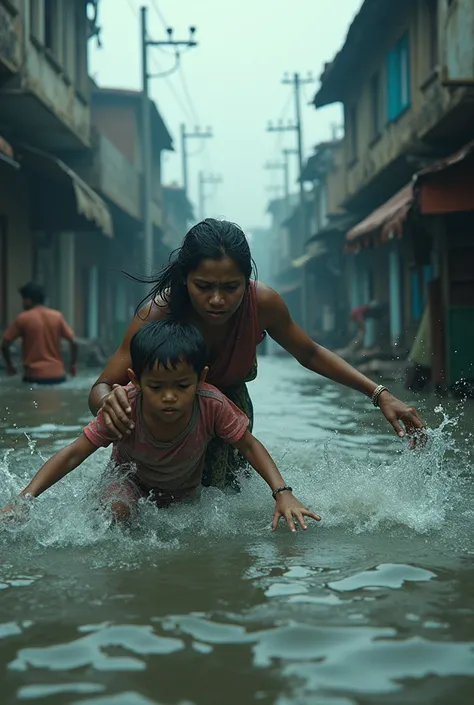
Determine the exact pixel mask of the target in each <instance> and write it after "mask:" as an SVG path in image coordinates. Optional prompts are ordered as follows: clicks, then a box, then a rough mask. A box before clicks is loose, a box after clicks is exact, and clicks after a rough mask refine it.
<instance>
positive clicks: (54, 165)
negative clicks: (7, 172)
mask: <svg viewBox="0 0 474 705" xmlns="http://www.w3.org/2000/svg"><path fill="white" fill-rule="evenodd" d="M21 153H22V162H24V163H25V165H26V166H27V167H28V168H29V169H30V170H31V171H33V172H36V173H37V174H39V175H40V176H41V177H42V178H43V179H44V178H45V177H47V178H49V179H51V180H52V181H54V182H56V183H58V184H63V185H64V186H65V188H66V189H68V190H69V191H70V195H72V197H73V198H72V201H73V207H74V208H75V211H76V214H77V215H78V216H81V217H82V218H84V219H85V220H86V221H88V222H89V223H91V224H93V225H94V227H95V228H97V229H98V230H101V231H102V233H103V234H104V235H107V236H108V237H113V223H112V215H111V213H110V210H109V207H108V206H107V204H106V203H105V201H103V200H102V198H101V197H100V196H99V195H98V194H97V193H96V192H95V191H94V190H93V189H92V188H91V187H90V186H89V185H88V184H86V182H85V181H83V180H82V179H81V177H80V176H78V174H76V172H75V171H73V170H72V169H71V168H70V167H68V165H67V164H65V163H64V162H63V161H61V160H60V159H58V158H57V157H55V156H53V155H51V154H48V153H46V152H43V151H41V150H39V149H36V148H34V147H29V146H22V147H21ZM47 192H48V189H44V190H43V193H42V196H44V195H46V193H47ZM51 201H52V202H56V206H57V207H59V206H64V204H63V203H60V201H61V198H60V197H59V196H58V194H57V193H56V194H54V195H52V198H51ZM51 215H52V221H53V222H57V219H55V218H54V214H51ZM71 227H72V226H71ZM78 227H79V226H78ZM65 229H67V228H66V227H65Z"/></svg>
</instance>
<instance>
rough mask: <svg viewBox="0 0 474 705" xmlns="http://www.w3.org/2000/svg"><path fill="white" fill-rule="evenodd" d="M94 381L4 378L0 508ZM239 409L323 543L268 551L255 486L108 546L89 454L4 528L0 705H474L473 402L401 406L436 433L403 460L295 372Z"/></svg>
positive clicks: (348, 397) (313, 381)
mask: <svg viewBox="0 0 474 705" xmlns="http://www.w3.org/2000/svg"><path fill="white" fill-rule="evenodd" d="M94 376H95V375H94V373H92V372H91V373H89V371H87V372H82V374H81V375H80V376H79V377H78V378H77V379H76V380H74V381H70V382H67V383H66V384H65V385H64V386H62V387H57V388H49V389H48V388H33V389H30V388H28V387H27V386H25V385H23V384H22V383H21V382H20V381H19V379H18V378H16V379H5V378H2V380H1V386H2V394H1V399H2V401H1V413H0V424H1V426H0V469H1V473H0V500H1V503H2V505H3V504H6V503H8V502H9V501H11V499H12V498H13V497H14V495H15V493H17V492H18V491H19V490H20V489H21V488H22V487H23V486H24V485H25V484H26V481H27V479H29V478H30V477H31V475H32V474H33V473H34V472H35V471H36V469H37V468H38V467H39V465H40V464H41V458H47V457H49V455H50V454H51V453H52V452H53V451H54V450H57V449H58V448H60V447H61V446H62V445H64V443H65V441H68V440H72V439H73V438H75V437H76V436H77V435H78V434H79V433H80V431H81V429H82V427H83V425H85V424H86V423H87V422H88V421H89V419H90V415H89V411H88V409H87V394H88V390H89V388H90V385H91V383H92V381H93V379H94ZM250 391H251V394H252V397H253V401H254V405H255V413H256V424H255V434H256V436H257V437H258V438H260V439H261V440H262V441H263V442H264V443H265V444H266V446H267V447H268V449H269V451H270V452H271V453H272V454H273V456H274V457H275V459H276V460H277V462H278V463H279V465H280V468H281V470H282V472H283V474H284V477H285V479H287V481H288V482H289V483H290V484H291V485H292V487H293V488H294V489H295V493H296V494H297V496H298V497H299V498H300V499H301V500H302V501H303V502H305V503H307V504H308V505H309V506H310V507H311V508H313V509H314V510H315V511H316V512H318V513H320V514H321V516H322V521H321V524H320V525H319V526H316V525H311V526H310V528H309V530H308V532H307V533H306V534H303V533H302V532H301V531H300V532H298V534H297V535H296V536H292V535H291V534H290V533H289V532H288V531H287V530H286V529H285V527H284V525H283V524H282V525H281V526H280V529H279V530H278V532H277V533H275V534H272V533H271V531H270V520H271V514H272V506H273V500H272V498H271V496H270V494H269V492H268V490H267V488H266V486H265V484H264V482H263V481H262V480H261V479H260V478H258V477H256V476H255V477H252V478H251V479H250V480H249V481H247V482H246V483H245V484H244V486H243V489H242V492H241V493H240V494H239V495H229V494H223V493H222V492H220V491H218V490H216V489H207V490H204V491H203V493H202V497H201V500H200V501H199V502H198V503H196V504H194V505H191V506H181V507H174V508H172V509H169V510H161V511H158V510H156V509H155V508H153V507H151V506H144V507H143V508H142V512H141V515H140V519H139V522H138V524H137V525H136V526H135V527H134V528H133V529H132V530H130V531H124V530H122V529H119V528H117V527H112V528H111V527H110V526H109V520H108V517H107V516H105V515H104V514H103V513H102V512H101V511H100V510H98V508H97V507H98V504H97V494H98V488H99V483H100V475H101V470H102V469H103V468H104V467H105V465H106V462H107V458H108V457H109V454H110V451H108V450H105V451H99V452H98V453H97V454H95V456H93V458H91V459H90V460H89V461H87V463H86V465H85V467H83V468H81V469H78V470H77V471H75V473H73V474H72V475H71V476H69V477H68V478H67V479H66V480H65V481H64V482H61V483H59V484H58V485H57V486H56V487H54V489H53V490H51V491H50V492H48V493H46V494H45V495H44V496H42V497H41V498H40V499H39V500H38V502H37V503H36V504H35V506H34V508H33V510H32V513H31V516H30V519H29V520H28V521H27V523H26V524H24V525H21V526H12V525H3V526H2V527H1V528H0V557H1V569H0V570H1V572H0V590H1V592H0V595H1V602H0V648H1V658H2V663H3V664H4V666H5V670H4V673H3V677H2V683H3V694H2V698H1V701H2V705H9V704H10V703H18V702H25V701H29V702H38V703H48V704H49V703H51V704H52V705H56V704H57V705H66V704H67V705H69V704H72V703H81V704H86V703H87V704H88V705H91V704H94V705H95V704H97V705H112V704H113V705H152V704H157V705H190V704H191V703H194V704H195V705H224V704H225V705H242V704H244V703H245V704H246V703H251V702H258V703H262V704H263V705H267V704H268V705H270V704H275V705H290V703H291V704H296V705H309V704H310V703H311V705H312V704H313V703H318V705H319V704H321V705H322V704H324V705H326V704H327V705H351V704H353V703H354V704H355V703H357V704H359V703H360V704H362V703H380V702H381V699H382V697H383V702H384V703H417V705H420V704H423V703H438V702H442V701H443V702H444V701H445V700H446V699H449V698H451V700H453V701H454V699H455V701H456V702H459V703H468V702H470V699H471V697H472V677H473V675H474V651H473V647H474V642H473V640H472V635H473V633H474V631H473V628H474V597H473V593H472V580H473V579H474V569H473V567H472V555H473V551H474V540H473V536H474V533H473V530H472V529H473V523H474V513H473V511H472V506H473V505H472V500H473V499H474V492H473V489H472V467H473V465H472V457H471V449H472V433H471V429H472V421H473V417H474V407H473V406H472V404H467V405H465V406H464V405H462V404H460V403H456V402H454V401H453V400H450V401H447V402H445V401H444V400H443V401H442V402H440V401H439V400H437V399H436V398H434V397H428V398H426V399H424V400H423V399H421V400H420V399H409V400H407V401H409V402H410V403H415V404H416V405H417V406H418V408H419V411H420V413H421V414H422V415H423V417H424V419H425V420H426V421H427V422H428V424H429V426H430V432H429V433H430V440H429V444H428V446H427V448H426V449H425V450H422V451H415V452H410V451H408V450H407V449H406V444H405V443H403V442H400V441H399V440H398V439H397V438H396V436H395V434H393V433H392V431H391V429H390V428H389V426H388V425H387V424H386V423H385V421H384V420H383V419H382V418H381V416H380V412H378V411H377V410H375V409H374V408H373V407H371V405H370V403H369V402H368V401H367V400H366V399H364V398H363V397H361V396H360V395H358V394H356V393H352V392H350V391H347V390H343V389H340V388H337V387H336V386H334V385H332V384H330V383H327V382H325V381H324V380H319V379H318V378H316V377H315V376H314V375H312V374H311V373H309V372H307V371H306V370H304V369H302V368H301V367H299V366H298V365H297V364H296V363H295V362H294V361H293V360H291V359H287V358H263V359H261V361H260V369H259V376H258V378H257V380H256V381H255V382H253V383H251V385H250ZM394 392H395V393H396V394H398V395H399V396H401V397H402V398H406V393H405V392H404V391H403V390H401V389H396V388H395V389H394ZM441 407H442V408H441Z"/></svg>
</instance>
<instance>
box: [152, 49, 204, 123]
mask: <svg viewBox="0 0 474 705" xmlns="http://www.w3.org/2000/svg"><path fill="white" fill-rule="evenodd" d="M152 63H153V64H154V67H155V69H157V71H161V66H160V65H159V64H158V62H157V60H156V59H155V58H154V57H153V58H152ZM164 80H165V83H166V85H167V86H168V88H169V91H170V93H171V94H172V95H173V98H174V99H175V101H176V102H177V104H178V105H179V107H180V108H181V110H182V111H183V114H184V115H186V117H187V118H188V119H190V120H191V122H195V121H196V120H195V118H194V116H193V114H192V113H191V112H190V111H189V108H188V106H187V105H186V104H185V103H184V102H183V100H182V99H181V97H180V96H179V94H178V93H177V92H176V89H175V87H174V85H173V83H172V82H171V79H170V78H167V77H165V79H164Z"/></svg>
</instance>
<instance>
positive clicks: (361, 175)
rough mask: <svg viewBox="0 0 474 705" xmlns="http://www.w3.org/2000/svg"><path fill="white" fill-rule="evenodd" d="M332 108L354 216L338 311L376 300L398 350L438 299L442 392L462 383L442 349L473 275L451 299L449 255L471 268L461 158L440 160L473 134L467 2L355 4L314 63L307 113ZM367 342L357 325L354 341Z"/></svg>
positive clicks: (468, 306) (472, 34) (468, 169)
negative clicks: (320, 61)
mask: <svg viewBox="0 0 474 705" xmlns="http://www.w3.org/2000/svg"><path fill="white" fill-rule="evenodd" d="M336 102H341V103H342V104H343V106H344V116H345V138H344V158H345V165H346V169H345V176H344V179H345V192H346V195H345V198H344V200H343V203H342V205H343V206H344V208H345V209H346V210H347V211H348V212H349V213H351V214H353V215H354V216H358V220H359V222H358V223H357V224H356V225H355V227H354V228H352V229H351V230H349V232H348V233H347V235H346V251H347V253H348V254H347V257H348V265H349V269H350V277H349V278H350V284H349V286H350V303H351V305H352V306H356V305H360V304H366V303H368V302H369V301H370V300H371V299H377V300H380V301H386V302H387V303H388V304H389V309H390V316H389V322H388V323H389V331H388V333H389V339H390V341H391V344H392V345H393V346H397V347H398V349H399V350H400V349H401V350H403V349H408V347H409V346H410V343H411V341H412V339H413V336H414V334H415V333H416V331H417V328H418V325H419V323H420V320H421V318H422V315H423V312H424V309H425V307H426V305H427V304H428V301H429V294H430V292H431V295H432V296H433V297H434V298H433V302H434V300H435V298H436V300H440V301H443V307H444V310H443V311H440V310H439V307H438V310H437V311H436V314H435V315H434V318H433V325H432V328H434V327H435V326H437V327H440V326H441V327H442V328H443V330H445V331H446V334H445V336H444V338H443V341H444V342H443V346H441V345H440V344H437V345H436V346H434V345H433V346H432V352H433V355H434V357H436V358H437V362H436V365H437V367H438V368H439V369H441V368H442V369H443V370H444V371H443V375H445V376H446V379H447V381H448V385H451V384H452V383H453V382H454V381H455V379H456V378H458V377H459V375H463V376H469V375H472V371H471V372H469V373H468V371H467V365H466V364H465V363H463V364H462V365H460V366H459V365H457V363H456V362H455V360H454V353H453V352H452V351H453V350H454V348H455V347H456V346H455V344H454V343H453V341H454V340H458V338H459V335H458V332H456V331H458V330H459V331H460V330H461V328H460V326H461V324H460V321H461V320H462V321H463V325H464V326H465V325H466V322H467V320H470V321H472V322H473V323H474V281H473V280H474V274H469V275H466V273H465V274H464V275H463V277H464V282H461V284H462V287H461V284H460V285H459V286H457V287H456V286H455V287H454V288H455V289H456V292H457V293H456V294H454V293H453V286H452V284H453V282H452V277H453V276H461V274H459V275H454V274H453V271H454V270H457V271H460V270H459V266H458V264H457V262H458V260H459V258H460V257H461V258H462V259H464V261H465V262H466V261H469V262H471V265H474V248H473V247H472V245H473V244H474V241H473V240H472V238H470V239H469V235H468V233H469V232H470V228H472V219H471V215H470V214H469V213H468V211H471V210H472V209H473V208H474V198H473V196H474V177H473V172H472V166H470V164H471V163H470V162H469V159H468V158H467V155H468V154H469V153H470V152H469V150H463V151H462V152H460V154H462V155H463V157H462V158H460V157H459V155H457V156H456V157H454V158H453V159H451V160H449V159H448V162H446V161H443V160H444V159H445V158H447V157H449V155H450V154H452V153H453V152H456V150H460V149H461V148H463V146H464V145H465V144H466V143H467V142H469V141H470V140H472V139H473V138H474V128H473V124H474V5H473V3H472V0H402V2H399V3H393V2H391V0H365V2H363V4H362V7H361V9H360V11H359V13H358V15H357V16H356V18H355V20H354V22H353V23H352V25H351V27H350V29H349V32H348V35H347V38H346V41H345V43H344V46H343V47H342V49H341V50H340V51H339V53H338V54H337V55H336V57H335V58H334V60H333V61H332V62H330V63H328V64H326V66H325V69H324V72H323V74H322V77H321V86H320V89H319V91H318V93H317V94H316V96H315V99H314V104H315V106H316V107H318V108H319V107H322V106H325V105H328V104H331V103H336ZM447 163H448V164H449V165H450V166H449V168H448V167H446V164H447ZM435 165H437V166H435ZM425 169H428V170H429V171H428V172H424V174H425V175H424V176H423V177H420V178H415V177H416V175H417V174H418V173H420V172H423V170H425ZM456 169H457V170H458V171H459V172H462V173H463V176H464V180H461V179H460V178H459V176H455V174H454V172H455V170H456ZM441 172H442V173H443V178H444V181H443V187H442V188H441V187H440V186H439V187H438V188H439V189H440V190H441V191H443V192H444V193H443V194H442V195H440V194H439V193H438V201H437V204H435V203H434V200H435V199H434V198H433V197H431V198H429V197H427V196H426V194H427V193H428V184H430V183H432V182H433V179H434V176H433V174H434V173H437V174H438V177H437V178H438V181H439V180H440V179H441V176H440V174H441ZM430 174H431V175H430ZM466 175H467V176H466ZM460 181H462V183H463V189H462V190H463V194H464V195H465V194H466V191H468V192H469V193H470V195H471V199H470V204H471V205H470V206H469V208H468V207H467V201H469V199H466V198H464V199H460V198H459V188H458V189H457V191H456V192H455V189H454V188H453V185H454V183H455V182H456V183H457V184H459V182H460ZM433 189H434V187H431V193H432V194H433V193H434V191H433ZM423 192H424V196H423ZM461 201H462V202H461ZM441 203H442V205H440V204H441ZM471 232H472V230H471ZM461 253H462V254H461ZM446 261H447V262H448V266H447V268H446ZM448 270H450V272H449V271H448ZM470 271H471V273H472V272H474V266H471V267H470ZM466 276H468V278H469V277H470V280H469V282H468V281H467V279H466ZM461 289H462V293H461ZM431 308H432V309H434V306H432V307H431ZM460 308H462V312H460V311H459V309H460ZM432 314H433V310H432ZM376 342H378V341H377V340H376V330H375V328H373V327H369V328H368V338H367V340H366V343H367V344H368V345H372V344H374V343H376ZM438 342H439V341H438ZM443 347H444V348H445V349H444V350H443V349H442V348H443ZM450 351H451V352H450ZM445 353H446V354H445ZM443 375H441V377H442V376H443ZM441 377H440V378H439V380H441ZM439 380H438V381H439Z"/></svg>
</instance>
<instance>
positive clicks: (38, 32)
mask: <svg viewBox="0 0 474 705" xmlns="http://www.w3.org/2000/svg"><path fill="white" fill-rule="evenodd" d="M30 34H32V35H33V37H36V39H39V41H40V42H41V43H43V42H44V3H43V2H42V1H41V0H30Z"/></svg>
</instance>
